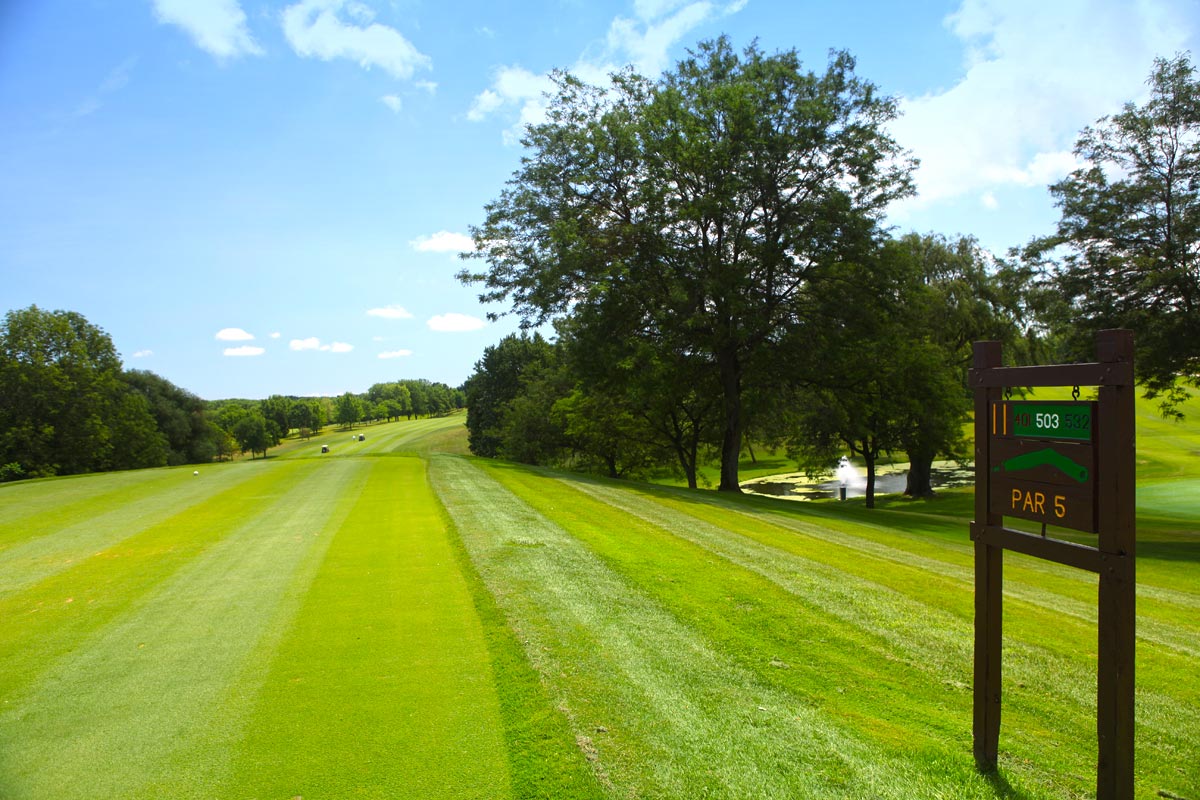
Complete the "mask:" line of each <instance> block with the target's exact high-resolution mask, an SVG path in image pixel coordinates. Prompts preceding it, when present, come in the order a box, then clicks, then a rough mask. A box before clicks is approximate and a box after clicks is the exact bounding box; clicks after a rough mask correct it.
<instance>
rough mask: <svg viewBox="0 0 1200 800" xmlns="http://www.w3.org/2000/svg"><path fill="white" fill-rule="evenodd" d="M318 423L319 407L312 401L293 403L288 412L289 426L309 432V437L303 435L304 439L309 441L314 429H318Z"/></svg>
mask: <svg viewBox="0 0 1200 800" xmlns="http://www.w3.org/2000/svg"><path fill="white" fill-rule="evenodd" d="M316 422H317V406H316V403H315V402H313V401H312V400H297V401H295V402H294V403H292V405H291V408H290V409H289V410H288V425H289V426H290V427H293V428H303V429H304V430H307V431H308V434H307V435H304V434H302V436H303V438H305V439H307V438H308V436H311V435H312V429H313V428H315V427H316Z"/></svg>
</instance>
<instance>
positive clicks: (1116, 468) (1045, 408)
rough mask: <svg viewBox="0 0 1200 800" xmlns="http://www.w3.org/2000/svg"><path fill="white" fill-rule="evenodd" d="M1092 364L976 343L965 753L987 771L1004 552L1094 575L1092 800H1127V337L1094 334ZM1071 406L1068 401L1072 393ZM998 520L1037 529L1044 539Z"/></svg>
mask: <svg viewBox="0 0 1200 800" xmlns="http://www.w3.org/2000/svg"><path fill="white" fill-rule="evenodd" d="M1096 353H1097V359H1098V360H1097V362H1095V363H1088V364H1060V365H1051V366H1036V367H1004V366H1001V351H1000V343H999V342H976V343H975V351H974V362H973V368H972V369H971V371H970V373H969V376H968V383H969V385H970V386H971V387H972V388H973V389H974V392H975V520H974V521H973V522H972V523H971V528H970V530H971V540H972V541H973V542H974V543H975V690H974V729H973V732H974V742H975V744H974V752H975V761H976V764H977V765H978V767H979V769H980V770H981V771H984V772H991V771H994V770H995V769H996V768H997V761H998V752H999V739H1000V706H1001V702H1000V701H1001V696H1002V693H1001V672H1002V669H1001V667H1002V664H1001V657H1000V655H1001V644H1002V627H1001V626H1002V618H1003V598H1004V593H1003V586H1004V551H1005V550H1011V551H1014V552H1017V553H1022V554H1024V555H1028V556H1033V557H1035V558H1042V559H1046V560H1048V561H1054V562H1056V563H1059V564H1065V565H1067V566H1071V567H1076V568H1078V569H1083V570H1087V571H1089V572H1093V573H1096V574H1098V575H1099V596H1098V615H1097V616H1098V623H1099V626H1098V627H1099V631H1098V637H1097V639H1098V642H1097V646H1098V650H1097V653H1098V670H1097V715H1096V728H1097V733H1098V750H1099V758H1098V760H1097V769H1096V797H1097V800H1127V798H1132V797H1133V714H1134V691H1133V690H1134V681H1133V676H1134V645H1135V602H1136V597H1135V578H1136V575H1135V552H1134V548H1135V539H1136V523H1135V516H1134V439H1135V430H1134V424H1135V423H1134V414H1133V399H1134V396H1133V393H1134V391H1135V387H1134V372H1133V335H1132V334H1131V333H1130V332H1129V331H1124V330H1115V331H1101V332H1100V333H1098V334H1097V336H1096ZM1046 386H1049V387H1056V386H1075V387H1080V386H1095V387H1098V392H1097V395H1098V399H1097V400H1096V401H1085V402H1079V401H1061V402H1054V401H1026V400H1010V399H1008V398H1006V397H1005V396H1004V395H1005V394H1007V390H1010V389H1012V388H1016V387H1029V388H1037V387H1046ZM1076 396H1078V393H1076ZM1005 517H1016V518H1020V519H1025V520H1030V521H1033V522H1040V523H1041V524H1042V535H1041V536H1038V535H1036V534H1030V533H1025V532H1022V531H1018V530H1013V529H1011V528H1007V527H1005V525H1004V518H1005ZM1051 525H1053V526H1055V527H1061V528H1068V529H1073V530H1077V531H1084V532H1087V533H1094V534H1097V545H1096V546H1095V547H1091V546H1088V545H1082V544H1076V543H1074V542H1069V541H1065V540H1060V539H1055V538H1051V537H1048V536H1046V529H1047V527H1048V526H1051Z"/></svg>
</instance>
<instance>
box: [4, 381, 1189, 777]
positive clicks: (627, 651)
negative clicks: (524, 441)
mask: <svg viewBox="0 0 1200 800" xmlns="http://www.w3.org/2000/svg"><path fill="white" fill-rule="evenodd" d="M1195 402H1196V401H1195V400H1193V403H1195ZM1141 410H1143V411H1144V410H1145V409H1141ZM1194 411H1195V413H1196V414H1200V409H1194ZM1196 418H1197V417H1195V416H1192V415H1190V416H1189V419H1190V420H1194V419H1196ZM461 425H462V418H461V416H458V417H451V418H446V419H440V420H415V421H411V422H408V421H405V422H400V423H392V424H383V425H374V426H368V427H366V428H362V429H361V431H360V428H358V427H356V428H355V430H354V434H355V436H354V439H351V434H350V432H335V431H329V432H326V433H325V434H323V435H322V436H321V437H314V438H313V439H312V440H311V441H310V442H297V441H290V442H289V443H288V444H287V445H285V446H284V447H281V448H278V450H274V449H273V450H272V451H271V453H270V457H269V458H267V459H257V460H253V461H247V460H239V461H237V462H233V463H226V464H218V465H212V466H209V467H202V468H201V469H200V472H201V474H200V475H199V476H194V475H192V468H190V467H189V468H186V469H182V468H181V469H163V470H149V471H142V472H130V473H119V474H109V475H97V476H88V477H81V478H71V479H61V480H45V481H32V482H28V483H23V484H16V485H9V486H4V487H0V798H5V800H9V798H12V799H13V800H18V799H23V798H43V797H44V798H76V797H78V798H89V799H90V798H110V797H111V798H141V797H247V798H251V797H262V798H294V797H304V798H310V799H311V798H317V797H396V798H405V797H412V798H418V797H419V798H425V797H439V798H440V797H464V798H466V797H479V798H505V797H514V798H516V797H520V798H524V797H542V798H587V799H588V800H590V799H591V798H602V797H611V798H625V797H647V798H650V797H667V798H676V797H678V798H692V797H727V798H748V797H754V798H771V797H779V798H785V797H786V798H1028V799H1029V800H1036V799H1037V798H1085V797H1090V796H1092V793H1093V792H1094V780H1095V777H1094V770H1095V766H1094V760H1095V750H1096V734H1095V669H1096V664H1095V650H1096V644H1095V642H1096V582H1095V578H1094V577H1093V576H1090V575H1088V574H1087V573H1082V572H1080V571H1077V570H1071V569H1068V568H1065V567H1061V566H1058V565H1054V564H1049V563H1047V562H1041V561H1037V560H1034V559H1029V558H1025V557H1021V556H1018V555H1009V556H1006V564H1005V594H1006V602H1005V654H1004V667H1005V684H1004V691H1005V697H1004V718H1003V724H1002V729H1001V742H1000V746H1001V754H1000V773H999V775H997V776H988V777H985V776H981V775H979V774H978V773H977V772H976V771H975V768H974V764H973V761H972V758H971V689H970V686H971V680H972V674H971V667H972V614H973V579H974V578H973V551H972V547H971V544H970V542H969V540H968V537H967V522H968V521H969V519H970V517H971V515H972V504H971V497H970V493H969V492H948V493H945V494H944V495H942V496H940V497H938V498H935V499H933V500H921V501H911V500H903V499H900V498H897V497H886V498H881V499H880V504H879V505H880V507H879V508H878V509H875V510H868V509H865V508H863V507H862V502H861V500H860V501H857V502H856V501H849V502H846V503H837V502H817V503H793V502H786V501H780V500H773V499H769V498H762V497H753V496H740V497H730V496H725V495H720V494H717V493H715V492H689V491H686V490H682V489H679V488H676V487H668V486H655V485H647V484H630V483H622V482H614V481H606V480H598V479H591V478H586V477H581V476H578V475H568V474H562V473H556V472H552V471H546V470H537V469H528V468H522V467H517V466H513V465H507V464H501V463H496V462H485V461H480V460H476V459H472V458H469V457H463V456H462V453H463V452H464V448H463V439H464V436H463V430H462V427H461ZM1139 425H1140V440H1139V475H1140V484H1139V495H1138V497H1139V514H1138V521H1139V564H1138V581H1139V585H1138V637H1139V641H1138V652H1137V659H1138V661H1137V669H1138V673H1137V733H1136V741H1137V773H1138V774H1137V796H1138V797H1139V798H1154V797H1159V796H1175V797H1183V798H1189V799H1192V798H1200V532H1198V531H1197V524H1196V521H1197V519H1200V496H1198V494H1200V466H1198V465H1197V459H1195V457H1194V453H1190V450H1189V448H1194V447H1196V445H1197V442H1198V441H1200V437H1198V436H1197V434H1196V431H1197V425H1196V423H1195V422H1194V421H1190V422H1189V423H1187V424H1186V425H1184V426H1174V427H1168V426H1170V425H1174V424H1173V423H1166V422H1164V421H1162V420H1160V419H1158V418H1157V417H1156V416H1152V417H1148V418H1146V419H1139ZM359 432H362V433H363V434H364V435H365V440H364V441H362V442H359V441H358V440H357V434H358V433H359ZM322 443H325V444H328V445H329V447H330V453H328V454H321V453H320V447H321V444H322ZM1180 451H1182V452H1180ZM1189 453H1190V454H1189ZM765 460H766V459H765V458H762V457H760V461H761V462H765ZM766 468H769V466H767V465H765V464H764V469H766ZM1160 793H1165V795H1164V794H1160Z"/></svg>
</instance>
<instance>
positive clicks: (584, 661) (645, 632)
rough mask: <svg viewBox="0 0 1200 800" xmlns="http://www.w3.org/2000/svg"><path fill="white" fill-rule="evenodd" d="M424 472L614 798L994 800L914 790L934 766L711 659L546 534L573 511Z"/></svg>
mask: <svg viewBox="0 0 1200 800" xmlns="http://www.w3.org/2000/svg"><path fill="white" fill-rule="evenodd" d="M432 469H433V470H434V473H435V475H437V479H436V480H435V485H437V486H438V489H439V493H440V495H441V497H442V499H443V502H444V503H445V504H446V505H447V508H448V509H449V511H450V513H451V516H452V517H453V518H454V519H455V521H456V523H457V525H458V527H459V529H460V531H462V535H463V538H464V543H465V545H466V547H467V550H468V552H469V553H470V554H471V557H472V559H473V560H474V561H475V563H476V565H477V567H478V568H479V572H480V574H481V576H482V577H483V579H484V581H485V582H486V583H487V584H488V586H489V588H490V589H491V591H492V593H493V595H494V596H495V597H496V598H497V601H498V603H499V604H500V605H501V607H502V608H503V609H504V610H505V613H506V614H507V616H508V617H509V620H510V625H512V626H513V628H514V630H516V631H517V632H518V635H519V636H520V637H521V638H522V641H523V642H524V643H525V645H526V652H527V653H528V654H529V658H530V661H531V663H533V664H534V665H535V667H536V668H537V669H538V670H539V671H540V672H541V674H542V675H543V679H544V680H545V681H546V683H547V685H548V686H550V687H552V689H553V691H554V692H555V693H556V695H557V696H558V699H559V703H560V706H561V707H562V708H563V710H564V712H565V713H567V714H568V716H569V718H570V720H571V723H572V725H573V727H574V729H575V731H576V735H577V737H578V740H579V744H580V747H581V748H582V749H584V750H585V752H586V753H588V755H589V757H590V758H591V759H593V762H594V765H595V769H596V772H597V774H598V776H599V777H600V779H601V780H602V781H605V782H607V783H608V784H609V785H610V786H611V787H612V793H613V795H615V796H646V797H737V798H745V797H755V798H769V797H788V798H792V797H805V798H821V797H837V798H855V797H864V798H865V797H871V798H889V797H896V798H900V797H904V798H910V797H971V796H978V797H990V796H992V795H993V791H992V789H991V787H990V786H989V785H988V784H987V783H986V781H984V780H982V779H981V778H978V777H977V776H973V774H967V775H964V776H960V779H959V780H958V781H956V783H955V784H954V785H953V787H952V789H951V790H949V791H943V790H942V789H941V788H939V787H940V786H942V785H943V784H944V783H945V781H944V779H943V778H942V777H941V776H940V775H939V777H938V778H937V779H935V780H932V781H931V780H930V778H929V776H930V774H932V773H933V772H937V769H932V770H931V771H930V772H927V773H926V774H924V775H920V774H916V772H915V771H914V770H912V769H910V768H909V765H908V764H906V763H903V762H898V761H896V760H895V759H893V758H890V757H888V755H887V754H886V753H881V752H880V750H879V748H878V747H877V746H876V744H875V743H874V742H870V741H868V740H866V739H865V738H860V737H858V736H856V735H854V734H853V733H851V732H850V731H849V730H848V726H847V725H846V724H845V720H843V719H840V718H838V717H837V716H835V715H831V714H828V713H826V712H825V711H823V710H822V709H820V708H819V707H817V706H816V705H814V704H812V703H810V702H807V701H806V700H805V699H803V698H798V697H796V696H794V695H792V694H790V693H788V692H786V691H782V690H780V689H779V688H778V687H776V686H772V685H768V684H767V683H766V682H765V681H762V680H760V679H759V677H758V676H757V675H755V674H754V673H753V672H752V671H750V670H747V669H745V668H744V666H742V665H740V664H738V663H736V661H735V659H732V658H730V657H729V656H728V655H726V654H724V653H722V652H721V651H720V650H718V649H715V648H714V647H713V645H712V643H711V642H710V641H709V640H708V639H707V638H706V637H704V636H702V635H699V634H698V633H697V631H695V630H693V629H692V628H691V627H689V626H688V625H687V624H685V623H684V621H682V620H681V618H679V617H678V616H677V615H676V614H675V613H673V612H672V610H671V609H669V608H666V607H664V606H663V605H661V604H660V602H659V601H658V600H657V599H656V598H655V597H652V596H651V595H650V594H648V593H647V592H645V591H642V590H641V589H639V588H638V587H637V586H635V585H633V584H631V583H630V582H629V581H628V580H627V579H626V578H625V577H623V576H622V575H621V574H619V573H618V572H616V571H614V570H613V569H611V568H610V567H609V566H608V565H607V564H606V563H605V561H604V560H602V559H601V558H598V557H597V556H596V555H595V554H594V553H593V552H591V550H589V549H588V548H587V547H585V546H584V545H583V544H582V543H581V542H580V541H579V540H578V539H576V538H575V536H574V535H572V534H573V533H574V532H575V530H574V528H573V527H572V530H571V531H570V532H569V531H568V530H566V529H564V528H563V527H561V526H560V525H559V524H557V522H556V520H557V519H559V518H562V519H565V520H569V523H570V524H572V525H574V523H577V522H578V520H579V514H578V513H577V510H578V508H579V503H580V501H581V500H583V501H584V505H586V498H582V497H581V496H579V495H578V494H575V496H574V497H562V498H558V499H561V500H563V501H564V503H565V505H564V506H557V505H555V508H553V509H551V508H549V507H547V508H546V513H539V511H538V510H536V509H535V508H533V507H531V506H530V505H529V504H528V503H527V502H524V501H523V500H521V499H520V498H518V497H517V496H516V495H514V494H513V493H512V492H511V491H509V489H508V488H506V487H505V486H503V485H501V484H500V483H499V482H497V481H495V480H494V476H495V475H496V474H497V473H495V472H493V471H492V470H491V469H490V468H489V469H487V470H486V471H484V470H481V468H480V467H478V466H475V465H474V464H473V463H471V462H469V461H467V460H464V459H454V458H446V457H434V459H433V460H432ZM489 476H491V477H492V478H493V479H491V480H489ZM503 477H504V480H506V481H507V480H508V477H509V476H508V475H504V476H503ZM548 488H549V487H548ZM550 491H551V492H554V489H552V488H551V489H550ZM547 502H550V501H547ZM547 515H549V516H547ZM609 522H617V523H619V522H620V519H619V518H618V519H612V518H611V517H610V518H607V519H605V520H604V523H605V524H607V523H609ZM616 530H617V531H618V533H617V535H622V534H628V533H629V530H628V528H618V529H616Z"/></svg>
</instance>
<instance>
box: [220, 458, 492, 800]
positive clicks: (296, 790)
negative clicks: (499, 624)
mask: <svg viewBox="0 0 1200 800" xmlns="http://www.w3.org/2000/svg"><path fill="white" fill-rule="evenodd" d="M357 461H358V463H361V464H364V465H367V467H368V468H369V469H370V477H369V480H368V481H367V483H366V485H365V486H363V488H362V490H361V491H360V492H359V493H357V496H356V497H355V499H354V501H353V503H354V504H353V508H352V509H351V511H350V513H349V515H348V516H347V518H346V520H345V522H344V523H343V524H342V525H341V527H340V528H339V530H338V531H337V534H336V537H335V538H334V540H333V542H332V544H331V545H330V547H329V550H328V552H327V553H326V556H325V560H324V562H323V563H322V565H321V568H320V570H319V572H318V573H317V574H316V576H315V577H314V579H313V581H312V586H311V589H310V591H309V592H308V594H307V596H306V597H305V598H304V601H303V603H302V605H301V607H300V610H299V612H298V613H297V615H296V618H295V621H294V624H293V626H292V627H291V628H290V629H289V630H288V631H287V633H286V635H285V636H284V637H283V639H282V641H280V643H279V645H278V648H277V652H276V656H275V659H274V661H273V663H272V664H271V668H270V671H269V673H268V675H267V677H266V680H265V682H264V684H263V687H262V690H261V692H260V693H259V695H258V699H257V705H256V707H255V710H254V713H253V715H252V716H251V717H250V719H249V720H248V721H247V727H246V735H245V737H244V738H243V740H242V741H241V742H240V743H239V745H238V747H237V764H236V767H235V770H234V773H233V774H232V776H231V779H230V782H229V783H228V784H227V785H226V786H225V787H223V789H222V791H221V792H219V793H218V796H227V797H242V796H250V797H296V796H303V797H351V796H353V797H379V798H406V797H412V798H429V797H438V798H458V797H464V798H465V797H478V798H487V797H504V796H506V795H507V794H508V792H509V788H508V786H509V779H508V773H507V765H506V761H505V749H504V743H503V741H502V738H501V734H500V732H501V730H502V727H501V725H500V718H499V712H498V700H497V697H496V694H495V691H494V689H493V687H492V674H491V669H490V664H489V659H488V652H487V648H486V645H485V643H484V639H483V633H482V628H481V625H480V622H479V620H478V618H477V617H476V615H475V611H474V604H473V602H472V598H471V595H470V592H469V589H468V587H467V583H466V579H465V578H464V576H463V575H462V574H461V573H460V572H459V569H458V560H457V558H456V557H455V553H454V551H453V548H452V547H451V544H450V542H449V539H448V537H449V531H448V530H447V527H446V525H445V522H444V519H443V517H442V514H441V509H440V507H439V506H438V504H437V501H436V499H435V498H434V496H433V494H432V492H431V491H430V489H429V487H428V484H427V482H426V477H425V467H424V463H423V462H422V461H420V460H419V459H414V458H402V457H395V458H371V459H359V460H357Z"/></svg>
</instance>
